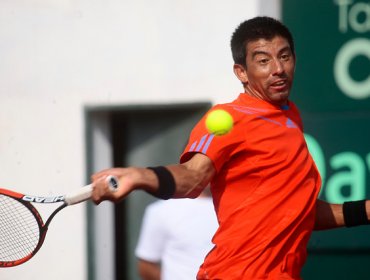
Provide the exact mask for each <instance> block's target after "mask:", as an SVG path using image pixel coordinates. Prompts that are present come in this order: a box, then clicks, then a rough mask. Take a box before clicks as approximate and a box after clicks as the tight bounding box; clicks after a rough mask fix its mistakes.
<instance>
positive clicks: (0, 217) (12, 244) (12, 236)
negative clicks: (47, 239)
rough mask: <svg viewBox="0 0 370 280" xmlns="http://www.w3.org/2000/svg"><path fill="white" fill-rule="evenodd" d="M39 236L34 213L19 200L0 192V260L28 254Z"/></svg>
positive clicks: (13, 259) (34, 246) (9, 259)
mask: <svg viewBox="0 0 370 280" xmlns="http://www.w3.org/2000/svg"><path fill="white" fill-rule="evenodd" d="M39 238H40V229H39V224H38V222H37V219H36V217H35V216H34V214H33V213H32V212H31V211H30V209H28V208H27V207H26V206H24V205H23V204H22V203H20V202H19V201H17V200H15V199H13V198H11V197H8V196H5V195H2V194H0V262H4V261H5V262H6V261H16V260H20V259H22V258H24V257H26V256H28V255H30V254H31V253H32V252H33V251H34V250H35V248H36V246H37V244H38V242H39Z"/></svg>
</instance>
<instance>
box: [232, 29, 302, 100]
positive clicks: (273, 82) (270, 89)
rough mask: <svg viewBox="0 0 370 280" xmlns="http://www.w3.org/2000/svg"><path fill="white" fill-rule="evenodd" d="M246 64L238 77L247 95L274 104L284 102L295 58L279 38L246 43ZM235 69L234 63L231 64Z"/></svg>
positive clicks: (289, 85) (285, 43)
mask: <svg viewBox="0 0 370 280" xmlns="http://www.w3.org/2000/svg"><path fill="white" fill-rule="evenodd" d="M246 65H247V67H246V68H245V67H243V70H241V71H244V72H243V73H242V77H239V75H238V74H237V73H236V72H235V73H236V74H237V76H238V78H239V79H240V80H241V81H242V82H243V83H244V85H245V90H246V92H247V93H248V94H250V95H252V96H255V97H257V98H260V99H263V100H266V101H268V102H270V103H272V104H275V105H279V106H282V105H285V104H286V103H287V100H288V97H289V93H290V90H291V87H292V84H293V77H294V68H295V57H294V55H293V53H292V51H291V49H290V46H289V43H288V41H287V40H286V39H284V38H283V37H280V36H277V37H274V38H273V39H272V40H270V41H269V40H265V39H259V40H257V41H253V42H249V43H248V44H247V58H246ZM234 68H235V66H234Z"/></svg>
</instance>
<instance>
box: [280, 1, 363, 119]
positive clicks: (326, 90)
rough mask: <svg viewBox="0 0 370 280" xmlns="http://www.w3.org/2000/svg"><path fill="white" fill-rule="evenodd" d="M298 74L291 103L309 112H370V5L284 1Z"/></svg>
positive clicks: (345, 2) (284, 19) (284, 14)
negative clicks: (293, 42)
mask: <svg viewBox="0 0 370 280" xmlns="http://www.w3.org/2000/svg"><path fill="white" fill-rule="evenodd" d="M282 13H283V22H284V23H285V24H287V25H288V26H289V28H290V30H291V31H292V33H293V36H294V39H295V45H296V54H297V68H296V79H295V84H294V87H293V94H292V99H293V100H294V101H296V103H297V104H298V105H299V107H300V108H301V109H302V111H304V112H338V111H340V112H343V111H359V110H360V111H361V110H365V111H368V110H370V2H369V1H354V0H300V1H297V0H285V1H284V0H283V9H282Z"/></svg>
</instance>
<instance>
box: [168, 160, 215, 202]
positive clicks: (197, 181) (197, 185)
mask: <svg viewBox="0 0 370 280" xmlns="http://www.w3.org/2000/svg"><path fill="white" fill-rule="evenodd" d="M167 168H168V169H169V170H170V171H171V172H172V173H173V175H174V178H175V182H176V193H175V196H174V197H175V198H181V197H189V198H194V197H197V196H198V195H199V194H200V193H201V192H202V191H203V189H204V188H205V187H206V186H207V185H208V184H209V183H210V182H211V180H212V178H213V176H214V175H215V173H216V170H215V168H214V166H213V163H212V161H211V159H210V158H209V157H207V156H206V155H204V154H201V153H195V154H194V155H193V156H192V157H191V158H190V159H189V160H188V161H186V162H184V163H182V164H179V165H170V166H167Z"/></svg>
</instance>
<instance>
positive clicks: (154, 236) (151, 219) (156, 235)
mask: <svg viewBox="0 0 370 280" xmlns="http://www.w3.org/2000/svg"><path fill="white" fill-rule="evenodd" d="M155 204H156V203H154V204H151V205H149V206H148V207H147V208H146V210H145V212H144V217H143V222H142V225H141V230H140V235H139V240H138V244H137V246H136V249H135V255H136V257H137V258H140V259H143V260H146V261H149V262H160V261H161V259H162V255H163V250H164V244H165V239H166V236H165V229H164V225H163V222H162V221H161V215H160V213H156V212H158V211H156V207H155V206H156V205H155Z"/></svg>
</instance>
